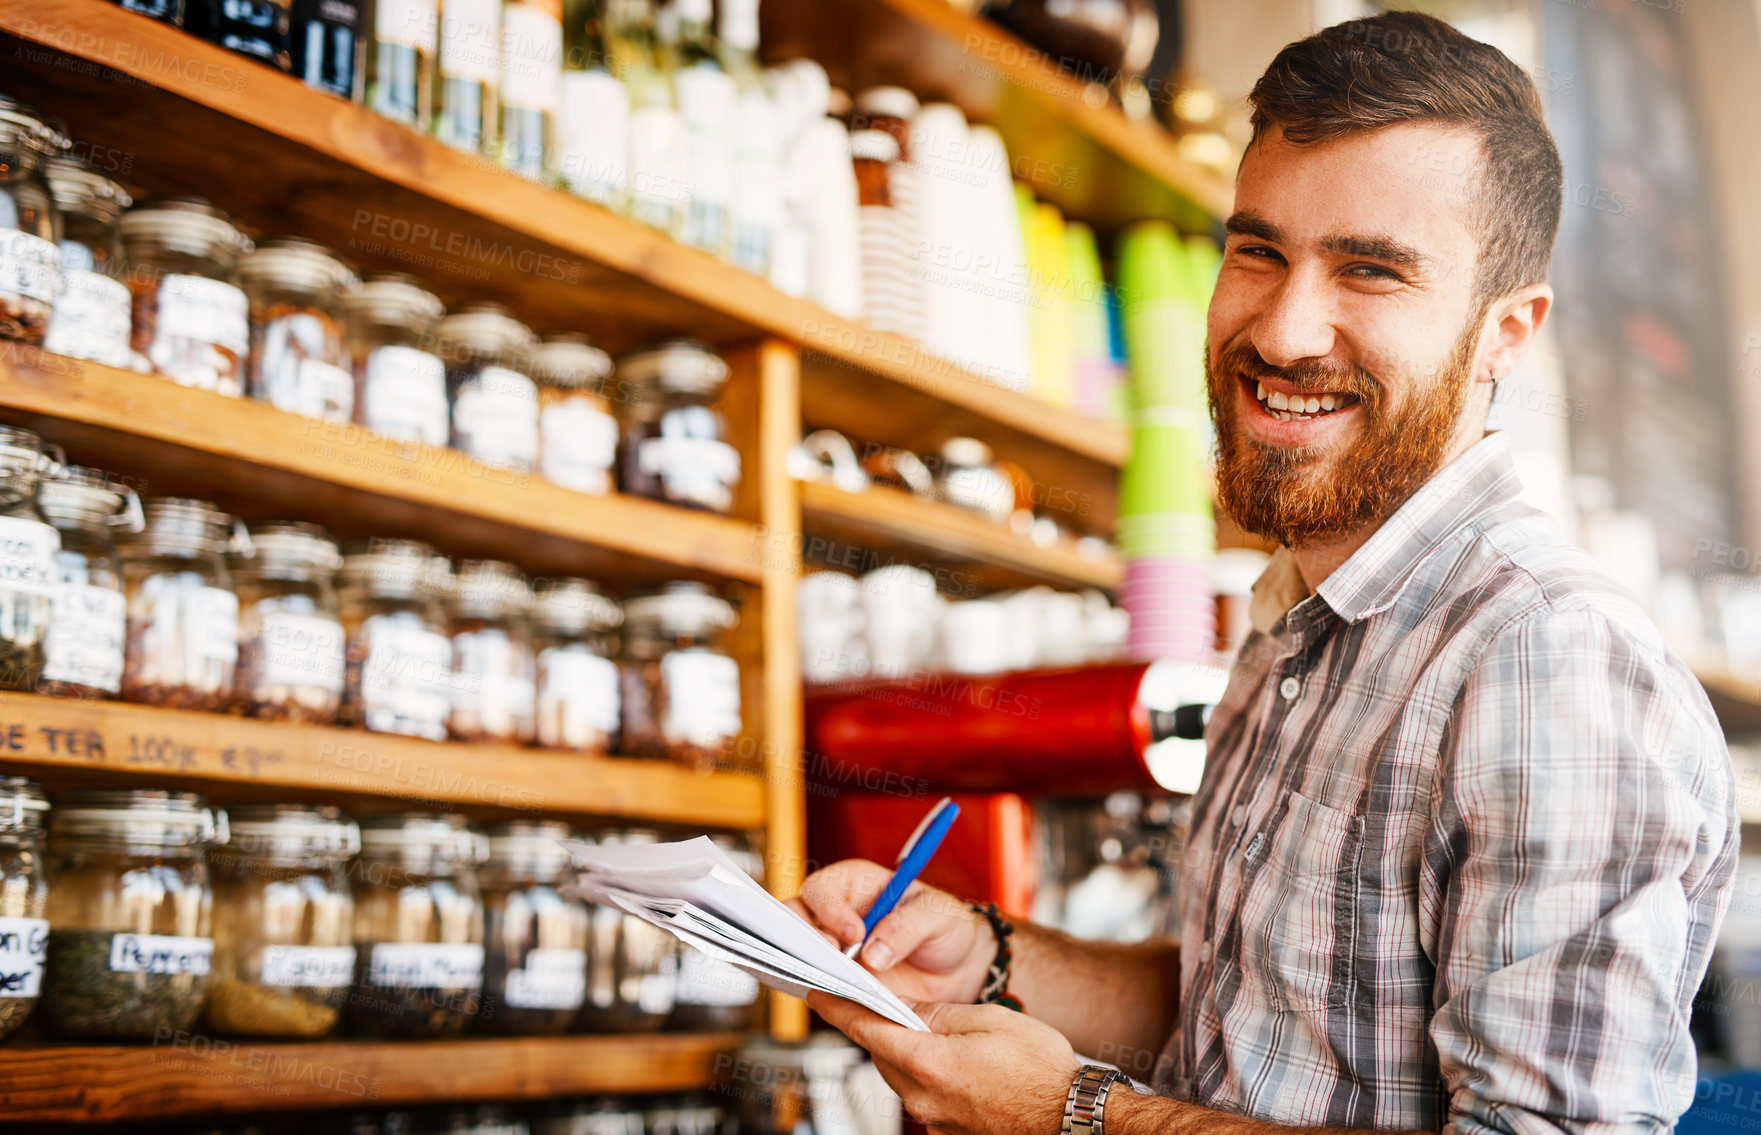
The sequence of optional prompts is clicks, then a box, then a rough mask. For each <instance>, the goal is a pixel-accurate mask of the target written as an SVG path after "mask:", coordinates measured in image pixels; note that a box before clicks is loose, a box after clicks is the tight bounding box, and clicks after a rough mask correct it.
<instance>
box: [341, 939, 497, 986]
mask: <svg viewBox="0 0 1761 1135" xmlns="http://www.w3.org/2000/svg"><path fill="white" fill-rule="evenodd" d="M367 984H369V985H380V986H385V987H386V988H389V989H477V988H479V987H481V986H482V984H483V947H482V946H473V945H470V944H468V943H462V942H460V943H453V942H381V943H379V944H378V945H376V946H374V947H373V953H372V955H371V956H370V957H369V958H368V962H367Z"/></svg>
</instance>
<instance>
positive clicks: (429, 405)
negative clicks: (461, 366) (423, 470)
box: [343, 274, 452, 446]
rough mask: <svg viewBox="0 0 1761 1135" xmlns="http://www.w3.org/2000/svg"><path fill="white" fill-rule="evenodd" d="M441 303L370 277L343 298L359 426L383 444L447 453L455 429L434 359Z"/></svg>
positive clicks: (411, 283)
mask: <svg viewBox="0 0 1761 1135" xmlns="http://www.w3.org/2000/svg"><path fill="white" fill-rule="evenodd" d="M442 310H443V309H442V308H441V305H440V300H439V299H437V298H435V296H434V293H432V292H430V291H427V290H426V289H424V288H423V287H422V286H421V285H420V284H418V283H417V282H416V281H415V280H413V279H411V278H410V277H408V276H401V275H396V274H389V275H383V276H370V277H368V278H367V282H366V283H364V284H362V285H361V286H360V287H359V288H357V289H356V290H355V291H352V292H350V293H348V294H347V295H345V296H344V297H343V313H344V322H345V326H346V329H347V339H348V346H349V355H350V358H351V360H352V364H353V367H354V374H355V420H356V421H357V422H359V423H361V424H362V425H363V426H366V427H367V428H368V429H370V430H372V431H373V432H374V433H376V434H381V435H383V436H385V437H389V438H396V439H397V440H399V441H419V442H421V443H422V444H423V445H432V446H442V445H445V444H446V443H447V438H448V436H449V435H450V431H451V429H452V417H451V409H450V407H449V406H448V404H447V400H446V365H445V364H444V363H442V362H441V361H440V357H439V356H438V355H436V354H435V353H434V351H435V349H436V342H435V328H436V327H437V326H439V324H440V316H441V312H442Z"/></svg>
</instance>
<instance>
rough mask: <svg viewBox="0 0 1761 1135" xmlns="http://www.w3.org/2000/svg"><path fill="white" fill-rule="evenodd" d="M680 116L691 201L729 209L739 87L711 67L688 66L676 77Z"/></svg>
mask: <svg viewBox="0 0 1761 1135" xmlns="http://www.w3.org/2000/svg"><path fill="white" fill-rule="evenodd" d="M673 89H674V91H675V92H676V93H677V95H678V99H679V117H680V118H682V119H684V122H685V165H686V169H687V174H686V176H687V178H688V180H689V182H690V186H691V198H692V200H693V201H694V202H698V203H701V204H704V205H712V206H713V205H720V206H726V205H727V204H728V203H729V202H730V201H731V200H732V199H733V196H734V191H733V190H734V109H735V105H736V102H737V100H738V98H739V93H740V92H739V87H738V86H737V85H736V84H735V82H734V79H733V76H731V75H729V74H727V73H726V72H724V71H717V70H715V69H713V68H710V67H686V68H684V69H683V70H680V71H678V72H675V73H674V75H673Z"/></svg>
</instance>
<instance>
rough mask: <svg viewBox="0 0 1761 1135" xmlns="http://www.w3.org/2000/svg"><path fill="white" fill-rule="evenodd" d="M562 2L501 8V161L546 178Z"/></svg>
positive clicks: (536, 0)
mask: <svg viewBox="0 0 1761 1135" xmlns="http://www.w3.org/2000/svg"><path fill="white" fill-rule="evenodd" d="M562 17H563V0H504V3H503V4H502V8H501V97H500V104H501V130H500V141H501V164H502V165H504V166H506V167H507V168H508V169H511V170H513V171H514V172H515V173H517V174H519V175H520V176H522V177H527V178H530V179H532V180H533V181H548V180H549V179H550V172H551V169H552V167H553V159H554V156H555V153H556V121H557V103H558V100H559V99H560V98H561V94H562V77H563V23H562Z"/></svg>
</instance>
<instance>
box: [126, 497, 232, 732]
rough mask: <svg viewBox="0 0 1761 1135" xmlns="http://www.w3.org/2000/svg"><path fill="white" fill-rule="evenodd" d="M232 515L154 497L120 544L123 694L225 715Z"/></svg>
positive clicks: (194, 503) (150, 702)
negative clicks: (137, 527) (124, 609)
mask: <svg viewBox="0 0 1761 1135" xmlns="http://www.w3.org/2000/svg"><path fill="white" fill-rule="evenodd" d="M232 525H233V520H232V517H230V516H227V515H226V514H225V513H223V512H221V511H220V510H219V509H217V508H215V507H214V506H213V505H211V504H209V503H208V502H206V501H198V500H187V499H184V498H181V497H159V498H156V499H153V500H149V501H148V502H147V505H146V525H145V527H144V528H142V530H141V531H140V532H139V533H137V534H135V535H131V536H126V537H125V538H124V539H123V540H122V541H121V550H122V578H123V586H124V588H125V591H126V600H127V604H128V648H127V652H126V657H125V659H124V665H123V671H122V696H123V697H124V698H126V699H127V700H129V701H135V702H144V703H146V704H147V705H160V706H169V707H172V708H175V709H205V710H220V709H225V708H226V707H227V705H228V704H229V702H230V701H231V698H232V685H233V675H234V671H235V670H236V668H237V666H238V594H237V592H235V591H234V590H233V584H232V573H231V571H229V570H228V568H227V566H226V556H225V552H226V550H227V547H228V545H229V544H230V542H231V539H232Z"/></svg>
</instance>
